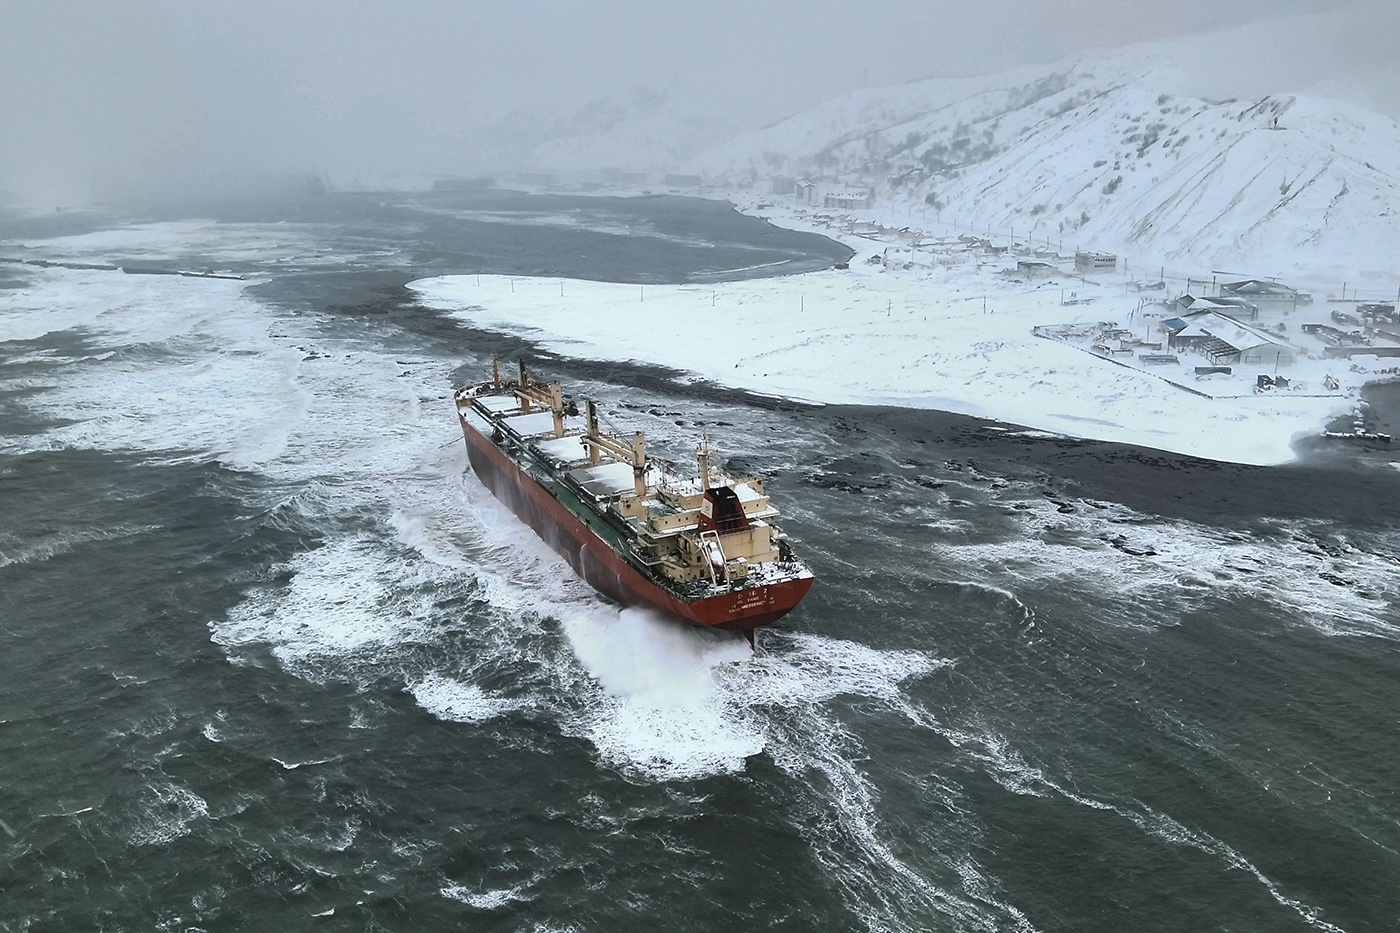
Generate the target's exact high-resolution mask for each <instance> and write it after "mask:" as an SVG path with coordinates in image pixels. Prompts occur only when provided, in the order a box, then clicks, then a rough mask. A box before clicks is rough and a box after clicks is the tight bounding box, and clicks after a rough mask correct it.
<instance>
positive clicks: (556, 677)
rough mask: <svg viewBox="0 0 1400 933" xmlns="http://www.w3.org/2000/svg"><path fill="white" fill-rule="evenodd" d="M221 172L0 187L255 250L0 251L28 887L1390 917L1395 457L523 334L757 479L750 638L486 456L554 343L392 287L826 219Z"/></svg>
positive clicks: (531, 920)
mask: <svg viewBox="0 0 1400 933" xmlns="http://www.w3.org/2000/svg"><path fill="white" fill-rule="evenodd" d="M193 216H200V217H211V216H212V217H219V218H220V219H221V222H214V221H190V220H188V219H182V218H181V216H180V213H179V212H175V211H171V212H168V214H167V215H166V216H164V217H162V216H155V217H154V218H152V219H154V220H156V221H159V223H157V224H155V225H140V226H136V225H133V224H132V223H131V222H130V220H129V219H128V218H118V220H121V222H120V223H114V224H113V225H112V226H111V227H110V228H108V229H105V230H103V231H101V232H91V233H85V232H84V231H86V230H89V229H91V228H93V227H96V226H99V225H101V222H103V221H104V220H106V221H113V220H114V219H113V218H93V217H88V218H71V217H67V216H64V217H61V218H46V219H40V220H27V221H26V220H16V219H11V220H9V221H7V224H8V227H7V228H6V230H5V232H4V236H5V238H6V240H7V242H6V243H5V244H4V246H3V248H0V255H3V256H8V257H10V258H27V259H43V260H49V261H56V262H67V263H81V264H101V263H112V264H123V263H125V264H129V265H130V264H136V263H143V264H146V266H147V267H148V268H151V269H171V268H179V269H196V270H200V271H208V270H226V271H231V272H238V273H242V274H247V275H250V276H251V277H252V279H251V280H250V282H229V281H221V280H210V279H191V278H180V277H172V276H161V275H125V274H123V273H120V272H111V271H101V270H79V269H67V268H41V267H37V266H32V265H15V264H6V265H3V266H0V273H2V274H3V277H4V280H3V282H0V289H3V290H0V429H2V430H3V437H0V509H3V516H4V518H3V522H0V820H3V821H4V822H3V824H0V929H3V930H7V931H8V930H15V931H18V930H72V929H104V930H148V929H167V930H176V929H203V930H216V929H229V930H234V929H237V930H243V929H264V928H277V929H301V928H308V929H310V928H315V929H342V928H343V929H355V930H362V929H375V930H421V929H428V928H439V927H443V928H470V929H488V930H512V931H513V930H528V931H545V930H569V929H573V930H580V931H584V930H600V931H601V930H609V931H610V930H618V929H643V928H645V929H655V930H682V929H684V930H697V929H706V930H708V929H737V928H776V929H793V930H817V929H819V930H868V929H870V930H959V931H961V930H1044V931H1051V930H1105V931H1108V930H1114V931H1117V930H1124V929H1132V930H1206V929H1221V930H1236V931H1239V930H1268V931H1273V930H1304V929H1308V928H1317V929H1322V930H1346V931H1349V933H1359V931H1364V930H1384V929H1394V928H1395V923H1396V920H1395V918H1396V917H1397V916H1400V800H1398V799H1397V792H1396V785H1397V775H1398V774H1400V729H1397V716H1398V715H1400V686H1397V683H1398V682H1397V673H1400V660H1397V650H1396V649H1397V640H1400V613H1397V609H1396V600H1397V596H1400V587H1397V570H1400V567H1398V566H1397V558H1396V554H1397V550H1396V539H1397V534H1396V531H1395V528H1396V519H1397V517H1400V515H1398V514H1397V513H1400V495H1397V493H1400V472H1397V471H1396V470H1395V469H1394V468H1392V467H1391V466H1390V465H1389V464H1388V463H1387V462H1385V460H1383V459H1379V458H1377V459H1369V460H1360V461H1354V460H1352V459H1350V458H1345V457H1343V458H1333V459H1322V458H1321V457H1319V456H1313V457H1310V458H1309V460H1308V461H1307V464H1306V465H1300V466H1295V467H1289V468H1277V469H1251V468H1243V467H1230V466H1221V465H1215V464H1207V463H1201V462H1198V461H1191V460H1188V459H1185V458H1179V457H1173V456H1169V455H1163V454H1159V453H1154V452H1147V451H1139V450H1135V449H1132V448H1127V447H1120V446H1113V445H1104V444H1094V443H1087V442H1078V441H1072V440H1068V439H1063V438H1055V437H1049V436H1046V435H1042V434H1038V433H1036V432H1029V431H1021V430H1018V429H1015V428H1011V427H1008V426H999V425H989V424H986V423H982V422H978V421H975V420H973V419H967V418H960V417H956V416H950V415H943V414H940V413H936V412H908V411H897V410H884V409H881V410H876V409H858V408H835V407H833V408H823V409H812V408H805V407H801V406H796V405H787V404H784V403H779V402H774V401H772V400H765V399H758V398H751V397H748V396H745V395H743V394H742V393H733V392H727V391H722V390H718V389H715V388H713V387H708V386H704V385H694V384H687V383H686V382H685V381H684V380H676V379H673V378H671V374H668V373H666V372H662V371H658V370H653V369H647V368H643V367H629V366H618V365H615V364H602V363H593V362H589V361H570V360H563V359H557V358H553V357H548V356H544V357H543V358H541V359H539V361H538V363H537V365H538V367H539V368H540V369H541V370H542V371H543V372H545V373H547V374H549V375H557V376H559V377H562V378H564V379H567V380H569V381H570V382H572V383H573V384H574V385H575V386H576V387H577V388H579V389H580V390H581V391H583V392H584V393H586V394H590V395H594V396H596V397H598V398H600V399H601V400H602V401H603V403H604V408H605V410H608V411H610V412H611V413H612V417H613V420H614V421H619V422H625V423H627V424H630V425H633V426H635V427H637V428H640V429H643V430H646V431H648V432H649V434H650V435H651V436H652V437H653V439H654V440H655V442H656V443H657V444H658V445H659V446H660V447H662V448H663V449H664V448H666V447H667V446H668V445H669V447H670V448H671V449H672V450H673V451H674V452H676V453H681V452H682V451H684V450H685V449H687V447H689V446H690V445H692V444H693V441H694V436H695V434H696V432H697V431H699V430H701V429H702V428H703V429H704V430H707V431H709V433H710V434H711V435H712V437H714V438H715V439H716V440H717V442H718V443H719V444H720V446H721V447H722V449H723V450H724V451H725V452H726V453H727V454H728V455H729V456H731V457H732V458H733V460H734V461H735V465H736V466H741V467H743V468H746V469H747V468H753V469H757V470H761V471H764V472H766V473H768V474H769V475H771V476H773V477H774V489H775V495H776V496H777V498H778V499H779V501H780V503H781V504H782V505H783V506H784V507H785V510H786V512H787V516H788V517H787V520H786V522H785V525H786V527H787V530H788V531H789V532H790V533H791V534H792V535H793V537H794V538H795V539H796V540H797V542H798V543H799V545H800V547H801V551H802V553H803V554H804V556H806V557H807V558H808V559H809V561H810V562H811V563H812V565H813V566H814V568H815V570H816V571H817V574H818V577H819V583H818V586H817V587H816V588H815V589H814V590H813V591H812V594H811V595H810V596H809V598H808V599H807V601H806V602H804V603H803V605H802V607H801V608H800V609H799V611H798V612H796V613H794V614H793V615H792V616H791V617H789V619H787V620H785V621H784V622H783V623H782V624H780V625H779V626H778V627H776V628H774V629H772V630H769V631H767V632H765V633H764V638H763V646H764V650H763V652H762V653H761V654H760V655H758V656H757V657H750V655H749V653H748V649H747V647H746V646H745V645H744V644H743V642H742V641H741V640H739V639H738V637H737V636H729V635H723V634H717V633H707V632H701V631H697V630H692V629H686V628H679V627H676V626H673V625H671V624H669V623H667V622H665V621H662V620H658V619H655V618H652V617H649V616H648V615H646V614H645V613H641V612H635V611H618V610H617V609H616V608H615V607H613V606H611V605H609V604H608V603H606V602H604V601H603V600H601V599H600V598H598V597H597V596H596V595H594V594H593V593H592V591H591V590H589V589H588V588H587V587H586V586H584V585H583V584H581V583H579V582H578V581H577V580H575V579H573V578H572V576H571V575H570V574H569V572H568V570H567V568H566V567H565V565H564V564H563V562H562V561H561V560H560V559H559V558H557V557H556V556H555V555H553V554H552V553H551V552H550V551H549V550H548V549H547V548H545V547H544V546H543V545H542V544H540V542H539V541H538V540H537V539H535V538H534V537H533V535H532V534H531V533H530V532H529V531H528V530H526V529H525V528H524V527H523V526H521V525H520V524H519V523H518V522H517V521H516V520H515V519H514V518H513V517H512V516H511V515H510V514H509V512H507V511H506V510H505V509H504V508H503V507H501V506H500V505H499V504H497V503H496V502H495V501H494V500H493V499H492V498H491V497H490V495H489V494H488V493H486V492H485V490H484V489H483V488H482V487H481V486H480V485H479V484H478V483H477V482H476V481H475V479H474V478H473V477H472V476H471V475H470V473H469V472H468V471H467V470H466V463H465V457H464V456H463V453H462V449H461V443H460V438H459V436H458V435H457V429H456V425H455V420H454V417H453V414H452V411H451V406H450V401H449V394H450V391H451V388H452V386H453V385H454V384H455V383H456V382H458V381H461V380H462V379H464V378H467V377H474V376H475V375H476V374H477V373H479V372H481V371H482V370H483V368H484V366H485V364H486V361H487V360H489V358H490V356H491V354H492V353H493V352H497V351H500V352H503V353H512V352H516V351H518V350H520V349H521V348H522V345H521V343H520V341H519V340H518V339H514V338H507V337H503V336H500V335H493V334H487V333H481V332H474V331H469V330H466V329H463V328H462V327H461V326H459V325H457V324H455V323H452V322H450V321H445V320H443V319H441V318H439V317H437V316H435V315H432V314H430V313H428V312H426V311H423V310H422V309H418V308H416V307H414V306H413V305H412V303H411V299H410V296H409V295H408V294H407V292H406V291H405V290H404V289H403V288H402V285H403V283H405V282H407V281H409V280H411V279H413V278H418V277H421V276H423V275H428V274H440V273H442V272H473V271H481V272H520V273H522V274H523V273H530V274H538V273H550V272H553V273H557V274H567V275H586V276H592V277H598V278H617V279H623V280H628V281H667V280H671V281H674V280H681V279H687V278H694V277H705V276H711V277H712V276H717V275H718V276H723V275H735V274H752V273H751V272H750V271H738V272H736V271H734V270H752V269H753V267H765V268H767V269H768V270H770V271H771V270H773V269H774V268H777V269H782V268H785V267H782V266H780V267H772V266H767V265H766V264H768V263H772V262H781V261H783V260H789V262H788V263H787V266H786V267H791V268H793V269H801V268H809V267H814V266H820V265H822V264H825V263H829V262H830V261H832V260H833V259H839V258H843V257H844V252H843V251H842V250H840V249H839V248H837V247H835V246H834V245H833V244H829V243H826V242H825V241H822V240H819V239H816V238H811V237H805V236H800V235H797V234H790V233H784V232H782V231H776V230H773V229H772V228H769V227H767V226H766V225H763V224H761V223H759V222H757V221H751V220H748V219H745V218H741V217H738V215H735V214H733V213H732V212H730V211H728V210H727V209H724V208H723V206H722V205H711V204H705V203H703V202H693V201H683V200H668V199H649V200H644V201H636V202H627V201H607V200H598V201H593V200H586V199H563V198H543V199H532V198H525V197H522V196H515V195H510V194H505V193H496V194H490V195H479V196H471V197H468V196H462V195H458V196H453V197H445V196H438V197H427V196H425V197H418V198H401V197H395V198H390V199H385V198H384V197H383V196H372V197H332V198H323V199H313V200H309V201H306V202H301V203H281V204H277V203H268V204H262V205H257V206H254V207H249V206H246V205H242V206H236V207H231V206H229V205H201V206H200V207H199V209H198V212H197V213H196V214H194V215H193ZM59 234H68V236H64V237H60V236H59ZM726 270H728V271H726ZM526 349H528V348H526Z"/></svg>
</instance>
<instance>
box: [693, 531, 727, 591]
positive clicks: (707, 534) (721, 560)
mask: <svg viewBox="0 0 1400 933" xmlns="http://www.w3.org/2000/svg"><path fill="white" fill-rule="evenodd" d="M700 547H701V549H702V550H703V551H704V552H705V558H706V560H705V564H706V566H707V567H708V568H709V571H710V580H711V581H712V582H713V583H714V585H715V586H719V585H720V580H719V578H720V575H721V574H723V575H724V583H725V584H726V585H727V584H728V583H729V562H728V561H727V560H725V557H724V545H722V544H720V542H719V532H718V531H702V532H700ZM716 558H718V560H716ZM716 567H718V568H719V570H718V571H716V570H715V568H716Z"/></svg>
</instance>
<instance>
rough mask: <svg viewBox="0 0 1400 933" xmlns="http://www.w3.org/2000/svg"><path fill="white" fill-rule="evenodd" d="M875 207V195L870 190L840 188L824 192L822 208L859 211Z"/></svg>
mask: <svg viewBox="0 0 1400 933" xmlns="http://www.w3.org/2000/svg"><path fill="white" fill-rule="evenodd" d="M874 206H875V195H874V194H873V193H872V192H871V191H870V189H868V188H864V189H862V188H839V189H835V190H829V191H823V192H822V207H830V208H835V209H836V210H841V211H858V210H864V209H865V208H869V207H874Z"/></svg>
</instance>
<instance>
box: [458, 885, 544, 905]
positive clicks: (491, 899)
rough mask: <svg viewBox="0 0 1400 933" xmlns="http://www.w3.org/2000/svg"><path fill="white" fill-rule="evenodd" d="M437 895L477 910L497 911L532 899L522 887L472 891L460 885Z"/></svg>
mask: <svg viewBox="0 0 1400 933" xmlns="http://www.w3.org/2000/svg"><path fill="white" fill-rule="evenodd" d="M439 893H440V894H441V895H442V896H443V897H446V898H450V899H451V900H454V901H461V902H462V903H463V904H470V905H471V906H472V907H475V908H477V909H478V910H499V909H501V908H502V907H505V906H506V905H508V904H512V903H515V902H517V901H532V900H534V897H533V896H532V895H528V894H526V893H525V888H524V886H523V885H517V886H516V887H513V888H493V889H491V890H487V891H473V890H472V889H471V888H468V887H465V886H463V885H460V884H454V885H449V886H447V887H445V888H442V889H441V890H440V891H439Z"/></svg>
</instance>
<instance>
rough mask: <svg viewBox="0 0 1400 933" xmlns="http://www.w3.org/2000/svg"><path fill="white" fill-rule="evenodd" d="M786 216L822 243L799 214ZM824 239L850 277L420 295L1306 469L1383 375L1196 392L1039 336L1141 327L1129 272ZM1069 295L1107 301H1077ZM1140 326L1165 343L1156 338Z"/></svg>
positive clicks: (733, 366) (541, 329)
mask: <svg viewBox="0 0 1400 933" xmlns="http://www.w3.org/2000/svg"><path fill="white" fill-rule="evenodd" d="M766 213H769V214H773V213H776V212H773V211H768V212H766ZM772 219H773V220H775V222H777V223H779V224H780V225H782V226H788V227H793V228H796V229H804V228H805V229H816V228H813V227H811V226H810V225H809V224H806V223H804V222H803V221H802V220H800V219H799V218H797V217H796V216H794V215H792V214H791V213H790V212H789V213H786V214H785V215H784V216H775V217H773V218H772ZM821 232H824V233H826V234H827V235H834V236H835V237H836V238H837V239H839V240H841V242H844V243H846V244H847V245H849V246H851V247H852V248H854V249H856V250H857V253H856V255H855V257H853V259H852V260H851V263H850V268H849V269H833V270H828V271H824V272H818V273H811V274H806V275H800V276H790V277H784V278H770V279H762V280H754V281H740V282H725V283H716V284H713V285H712V284H685V285H631V284H616V283H604V282H590V281H580V280H572V279H570V280H561V279H554V278H523V277H514V278H511V277H504V276H486V275H483V276H479V277H478V276H441V277H437V278H431V279H423V280H420V281H417V282H414V283H412V285H411V286H410V287H411V288H412V289H413V290H414V291H415V292H417V293H418V295H419V297H420V299H421V300H422V301H423V302H424V303H426V304H428V305H429V306H431V307H434V308H437V309H442V310H446V311H449V312H451V313H452V314H454V315H455V316H457V317H458V318H459V319H461V320H463V321H467V322H470V323H471V324H473V325H475V326H482V327H488V328H492V329H499V330H505V331H508V332H511V333H516V334H520V335H522V336H527V337H529V338H531V339H534V340H537V341H539V342H540V343H541V344H542V345H544V346H547V347H548V348H549V349H551V350H552V351H554V352H558V353H562V354H567V355H572V356H579V357H588V358H594V359H612V360H635V361H639V362H646V363H652V364H656V365H663V366H668V367H673V368H675V369H678V370H681V371H683V372H687V373H691V374H693V376H694V378H696V379H703V380H708V381H712V382H715V383H717V384H720V385H725V386H731V387H735V388H742V389H746V390H749V391H753V392H759V393H768V394H774V395H780V396H784V397H790V398H796V399H802V400H807V401H812V402H819V403H865V404H886V405H903V406H909V407H918V408H936V409H941V410H946V411H952V412H958V413H962V414H969V415H976V416H979V417H984V418H991V419H995V420H998V421H1003V422H1007V423H1009V424H1014V425H1021V426H1025V427H1029V428H1033V429H1036V430H1042V431H1049V432H1055V433H1060V434H1066V435H1072V436H1076V437H1085V438H1092V439H1097V440H1106V441H1119V442H1125V443H1132V444H1138V445H1141V446H1145V447H1149V448H1154V449H1160V450H1167V451H1172V452H1177V453H1184V454H1190V455H1193V456H1199V457H1204V458H1208V459H1212V460H1221V461H1229V462H1237V463H1248V464H1274V463H1282V462H1287V461H1289V460H1291V459H1292V458H1293V451H1292V450H1291V447H1290V443H1291V441H1292V440H1293V439H1294V438H1295V437H1297V436H1299V435H1305V434H1316V433H1318V432H1320V431H1321V430H1322V429H1323V427H1324V425H1325V424H1326V422H1327V421H1328V420H1329V419H1331V418H1333V417H1335V416H1337V415H1340V414H1344V413H1345V412H1346V411H1348V410H1349V409H1351V408H1352V407H1353V406H1354V405H1355V398H1354V392H1355V390H1356V388H1357V387H1359V386H1360V385H1361V384H1362V383H1363V382H1364V381H1365V380H1366V379H1367V378H1368V377H1369V376H1370V370H1371V369H1375V368H1380V363H1383V362H1386V361H1379V362H1378V361H1376V360H1375V359H1374V358H1371V359H1370V362H1371V363H1372V364H1375V365H1373V366H1372V367H1370V368H1367V367H1364V366H1357V367H1356V368H1357V369H1360V370H1362V371H1361V372H1353V371H1352V368H1351V367H1350V366H1349V365H1348V364H1347V363H1346V362H1345V361H1341V362H1340V363H1339V361H1337V360H1322V359H1304V358H1300V359H1299V360H1298V361H1297V363H1296V364H1294V365H1293V366H1291V367H1290V368H1289V375H1290V376H1291V377H1292V380H1293V385H1294V388H1293V389H1292V390H1290V391H1288V392H1278V393H1268V394H1255V393H1254V392H1253V389H1252V386H1253V384H1254V379H1255V376H1254V375H1253V374H1252V372H1245V368H1241V369H1240V372H1239V374H1238V375H1235V376H1233V377H1231V378H1228V379H1226V380H1225V381H1223V382H1222V381H1218V380H1212V381H1209V382H1207V383H1203V384H1201V385H1200V387H1199V388H1198V389H1196V391H1190V390H1189V386H1188V387H1187V388H1183V387H1182V385H1183V380H1192V381H1194V375H1190V376H1188V375H1185V373H1190V372H1192V370H1191V369H1190V368H1189V367H1187V366H1186V365H1184V364H1183V365H1181V366H1178V367H1175V368H1173V369H1172V371H1171V372H1170V373H1156V372H1144V371H1139V370H1135V369H1133V368H1131V367H1128V366H1124V365H1120V364H1118V363H1116V362H1115V361H1111V360H1107V359H1102V358H1099V357H1096V356H1094V355H1092V354H1090V353H1088V352H1085V350H1084V349H1081V348H1079V347H1076V346H1072V345H1069V344H1066V343H1062V342H1058V341H1053V340H1047V339H1041V338H1038V337H1037V336H1035V334H1034V333H1033V328H1035V327H1037V326H1045V325H1054V324H1061V323H1066V322H1074V321H1083V322H1100V321H1105V322H1106V321H1117V322H1121V323H1128V322H1129V321H1130V320H1132V316H1133V315H1134V314H1135V312H1137V311H1138V305H1139V302H1140V300H1141V296H1140V295H1139V294H1137V293H1135V292H1132V291H1130V290H1129V289H1128V288H1127V287H1126V279H1125V278H1124V277H1122V276H1105V277H1103V278H1102V279H1101V280H1099V281H1094V282H1086V281H1083V280H1079V279H1075V278H1073V277H1070V276H1067V275H1056V276H1053V277H1049V278H1046V279H1042V280H1040V281H1024V280H1017V279H1013V278H1010V277H1007V276H1005V275H1002V274H1000V272H1001V270H1003V269H1005V268H1006V267H1007V266H1008V265H1010V266H1013V267H1014V265H1015V261H1014V259H1013V260H1001V261H999V262H981V263H979V261H978V260H977V258H976V257H973V256H965V257H961V258H959V259H958V260H957V261H952V260H951V259H950V257H949V256H948V255H943V256H940V254H939V252H938V251H937V250H932V249H919V250H915V249H913V248H908V247H898V246H894V247H892V246H891V244H889V243H885V242H879V241H876V240H871V239H866V238H863V237H860V236H852V235H844V236H843V235H840V234H833V233H832V232H831V231H829V230H823V231H821ZM887 255H888V258H889V261H887V262H885V261H882V262H879V263H875V264H872V263H871V262H870V261H869V260H870V259H871V257H872V256H887ZM906 264H908V265H909V268H904V266H905V265H906ZM1067 288H1072V289H1073V290H1074V291H1075V292H1077V293H1078V294H1081V295H1084V296H1091V297H1092V298H1093V303H1090V304H1082V305H1071V306H1066V305H1062V304H1061V301H1062V297H1063V295H1064V294H1067V292H1065V291H1064V290H1065V289H1067ZM1162 297H1167V296H1165V295H1163V296H1162ZM1137 326H1138V327H1139V329H1143V330H1144V333H1150V332H1151V330H1152V328H1153V327H1154V326H1155V325H1154V324H1152V323H1151V322H1147V323H1144V324H1138V325H1137ZM1327 375H1333V376H1334V377H1336V378H1338V380H1339V382H1340V383H1341V385H1340V387H1339V389H1338V390H1337V391H1326V390H1324V388H1323V380H1324V378H1325V376H1327ZM1201 393H1204V394H1201ZM1205 396H1216V397H1205Z"/></svg>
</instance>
